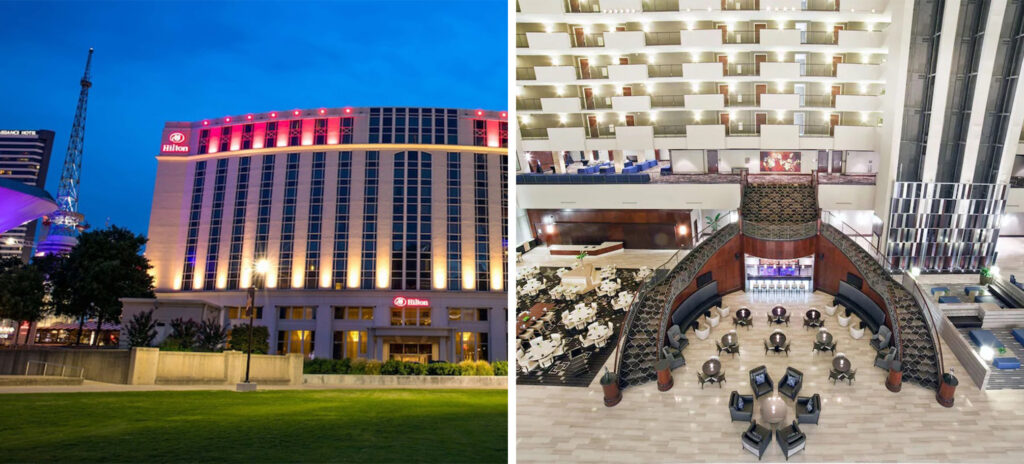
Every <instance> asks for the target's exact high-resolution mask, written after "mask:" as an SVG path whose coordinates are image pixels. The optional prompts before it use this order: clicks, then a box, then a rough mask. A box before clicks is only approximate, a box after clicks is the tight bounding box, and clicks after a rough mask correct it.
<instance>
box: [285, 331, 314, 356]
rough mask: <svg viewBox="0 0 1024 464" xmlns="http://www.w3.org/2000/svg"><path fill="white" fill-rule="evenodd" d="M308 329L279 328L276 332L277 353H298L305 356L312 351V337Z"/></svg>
mask: <svg viewBox="0 0 1024 464" xmlns="http://www.w3.org/2000/svg"><path fill="white" fill-rule="evenodd" d="M315 336H316V334H315V333H314V332H313V331H310V330H279V331H278V332H277V354H290V353H299V354H301V355H302V356H303V357H307V356H309V355H310V354H312V353H313V346H314V340H313V339H314V337H315Z"/></svg>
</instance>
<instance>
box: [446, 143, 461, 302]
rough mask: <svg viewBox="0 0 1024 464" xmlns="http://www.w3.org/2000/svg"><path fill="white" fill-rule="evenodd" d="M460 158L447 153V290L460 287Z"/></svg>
mask: <svg viewBox="0 0 1024 464" xmlns="http://www.w3.org/2000/svg"><path fill="white" fill-rule="evenodd" d="M461 168H462V160H461V155H460V154H459V153H452V152H449V153H448V181H447V188H448V192H447V193H448V199H447V204H446V208H447V214H446V216H447V223H446V224H445V227H446V234H445V238H446V242H447V246H448V249H447V257H446V259H447V263H448V290H460V289H461V288H462V231H461V226H460V222H461V221H462V192H461V190H462V173H461Z"/></svg>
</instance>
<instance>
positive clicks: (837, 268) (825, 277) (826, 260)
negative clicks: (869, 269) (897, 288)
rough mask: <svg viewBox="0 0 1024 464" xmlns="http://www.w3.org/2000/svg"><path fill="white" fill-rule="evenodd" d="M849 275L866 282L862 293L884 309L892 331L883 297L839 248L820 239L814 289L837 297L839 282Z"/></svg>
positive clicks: (887, 323)
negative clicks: (872, 287)
mask: <svg viewBox="0 0 1024 464" xmlns="http://www.w3.org/2000/svg"><path fill="white" fill-rule="evenodd" d="M847 273H849V274H853V275H855V276H857V277H859V278H860V279H861V280H863V281H864V285H862V286H861V288H860V291H861V292H863V293H864V294H865V295H867V296H868V298H871V301H874V302H875V304H877V305H878V307H879V308H882V310H883V312H885V325H887V326H889V328H890V329H891V328H892V321H891V320H890V318H889V311H888V309H887V308H888V307H887V306H886V305H885V301H884V300H882V297H881V296H879V295H878V294H877V293H875V291H874V290H872V289H871V287H870V286H869V285H868V280H867V279H865V278H864V276H863V275H861V273H860V272H857V268H856V266H854V265H853V262H851V261H850V260H849V259H848V258H847V257H846V255H844V254H843V252H842V251H839V248H837V247H836V246H835V245H833V244H832V242H830V241H828V239H827V238H825V237H821V238H820V239H818V246H817V253H816V254H815V255H814V288H815V289H816V290H821V291H823V292H825V293H828V294H830V295H835V294H836V293H839V281H845V280H846V274H847Z"/></svg>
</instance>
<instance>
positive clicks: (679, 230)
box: [676, 224, 687, 235]
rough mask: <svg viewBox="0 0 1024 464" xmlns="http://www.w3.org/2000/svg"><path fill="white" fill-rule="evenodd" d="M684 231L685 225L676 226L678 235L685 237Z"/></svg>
mask: <svg viewBox="0 0 1024 464" xmlns="http://www.w3.org/2000/svg"><path fill="white" fill-rule="evenodd" d="M686 230H687V227H686V224H679V225H678V226H676V233H677V234H679V235H686Z"/></svg>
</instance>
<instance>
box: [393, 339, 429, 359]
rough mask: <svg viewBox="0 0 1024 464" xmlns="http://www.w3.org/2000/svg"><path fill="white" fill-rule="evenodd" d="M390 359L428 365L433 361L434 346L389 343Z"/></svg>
mask: <svg viewBox="0 0 1024 464" xmlns="http://www.w3.org/2000/svg"><path fill="white" fill-rule="evenodd" d="M388 353H389V355H388V359H395V360H398V361H405V362H416V363H420V364H426V363H428V362H430V361H432V360H433V358H432V355H433V345H431V344H429V343H389V344H388Z"/></svg>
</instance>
